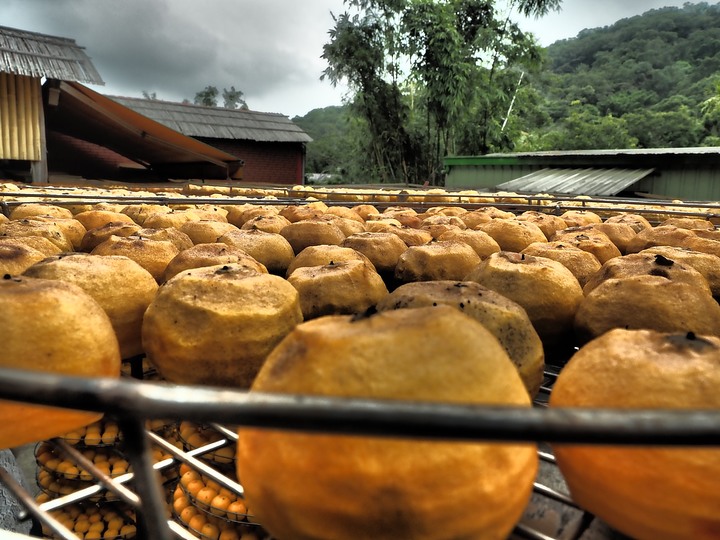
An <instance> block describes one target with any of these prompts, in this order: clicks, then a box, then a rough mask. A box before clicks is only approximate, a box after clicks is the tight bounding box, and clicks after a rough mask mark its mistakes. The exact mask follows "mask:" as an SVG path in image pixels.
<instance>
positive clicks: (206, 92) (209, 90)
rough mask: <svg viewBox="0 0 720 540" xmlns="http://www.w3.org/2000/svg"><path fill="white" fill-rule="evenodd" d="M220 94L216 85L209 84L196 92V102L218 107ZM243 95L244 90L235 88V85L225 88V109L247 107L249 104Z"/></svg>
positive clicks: (223, 96) (223, 93) (196, 103)
mask: <svg viewBox="0 0 720 540" xmlns="http://www.w3.org/2000/svg"><path fill="white" fill-rule="evenodd" d="M219 95H220V91H219V90H218V89H217V87H216V86H212V85H208V86H206V87H205V88H204V89H203V90H200V91H199V92H197V93H196V94H195V100H194V103H195V105H202V106H203V107H217V106H218V96H219ZM243 95H244V94H243V92H242V91H240V90H235V87H234V86H231V87H230V89H227V88H223V91H222V98H223V107H224V108H225V109H247V108H248V106H247V103H245V100H244V99H243Z"/></svg>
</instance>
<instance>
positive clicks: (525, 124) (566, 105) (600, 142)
mask: <svg viewBox="0 0 720 540" xmlns="http://www.w3.org/2000/svg"><path fill="white" fill-rule="evenodd" d="M541 52H542V62H541V64H540V65H539V66H528V67H527V69H525V70H523V71H522V73H523V78H522V82H521V84H520V86H519V87H518V90H517V94H516V96H515V102H514V107H513V110H512V114H511V116H510V118H508V122H507V129H506V131H505V133H504V135H505V136H504V137H503V138H501V139H499V140H498V142H497V143H496V144H495V145H493V146H491V147H490V148H488V149H487V151H491V152H497V151H500V152H514V151H534V150H571V149H601V148H633V147H637V148H663V147H688V146H720V137H719V136H718V131H719V129H720V4H709V3H705V2H703V3H698V4H689V3H688V4H685V6H684V7H682V8H676V7H671V8H663V9H656V10H652V11H648V12H646V13H644V14H643V15H641V16H637V17H631V18H628V19H623V20H621V21H618V22H617V23H615V24H614V25H611V26H608V27H605V28H597V29H589V30H585V31H583V32H581V33H580V34H579V35H578V36H577V37H575V38H573V39H568V40H563V41H559V42H556V43H554V44H552V45H550V46H549V47H547V48H545V49H544V50H542V51H541ZM515 69H516V70H517V69H518V68H517V67H516V68H515ZM516 73H517V71H516ZM506 94H507V95H506V103H507V105H508V106H509V103H510V102H511V100H512V97H513V96H512V94H513V92H506ZM410 97H412V96H410ZM410 97H408V96H407V94H406V95H405V98H406V99H409V98H410ZM293 120H294V121H295V122H296V123H298V124H299V125H300V126H301V127H303V128H304V129H305V130H306V131H307V132H308V133H309V134H310V135H311V136H312V137H313V138H314V139H315V141H314V142H313V143H311V144H310V145H309V146H308V171H310V172H336V171H339V170H341V169H342V170H344V171H345V172H346V173H348V174H347V180H348V181H352V180H355V179H356V178H354V176H356V175H355V174H354V173H353V171H362V170H363V169H362V166H361V165H359V164H358V163H359V162H362V160H364V159H365V160H366V159H367V157H366V156H363V155H359V153H358V149H360V148H362V145H361V144H359V140H361V139H362V137H363V134H362V121H361V120H360V119H358V118H357V116H356V113H354V112H353V109H352V107H350V106H346V107H331V108H327V109H319V110H315V111H312V112H311V113H309V114H308V115H306V116H305V117H302V118H294V119H293ZM494 121H495V122H497V119H495V120H494ZM360 180H363V179H360Z"/></svg>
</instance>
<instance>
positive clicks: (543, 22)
mask: <svg viewBox="0 0 720 540" xmlns="http://www.w3.org/2000/svg"><path fill="white" fill-rule="evenodd" d="M684 3H685V0H679V1H673V0H602V2H596V1H591V0H564V1H563V8H562V11H561V12H560V13H552V14H551V15H549V16H547V17H544V18H542V19H540V20H528V21H523V22H522V24H521V26H522V27H523V28H524V29H525V30H528V31H531V32H533V33H534V34H535V35H536V37H537V38H538V40H539V41H540V43H541V44H542V45H549V44H550V43H552V42H554V41H556V40H558V39H566V38H571V37H574V36H576V35H577V33H578V32H580V31H581V30H583V29H586V28H596V27H603V26H607V25H610V24H612V23H614V22H615V21H617V20H620V19H622V18H625V17H631V16H633V15H639V14H641V13H644V12H645V11H647V10H650V9H655V8H660V7H666V6H682V5H683V4H684ZM709 3H715V2H709ZM342 11H344V4H343V0H205V1H202V2H201V1H198V0H0V25H2V26H9V27H13V28H20V29H23V30H30V31H34V32H41V33H45V34H51V35H55V36H62V37H67V38H71V39H74V40H75V41H76V42H77V44H78V45H80V46H82V47H85V49H86V52H87V54H88V55H89V56H90V57H91V58H92V61H93V64H94V65H95V67H96V68H97V70H98V71H99V73H100V75H101V77H102V78H103V80H104V81H105V83H106V85H105V86H104V87H103V86H97V87H92V88H94V89H96V90H98V91H100V92H102V93H104V94H111V95H122V96H128V97H142V93H143V91H146V92H149V93H153V92H154V93H155V94H156V96H157V98H158V99H163V100H167V101H182V100H183V99H189V100H191V101H192V100H193V98H194V96H195V93H196V92H198V91H200V90H202V89H203V88H205V87H206V86H208V85H212V86H215V87H217V88H218V89H219V90H220V91H222V89H223V88H230V87H231V86H234V87H235V88H236V89H237V90H241V91H243V92H244V93H245V100H246V101H247V103H248V105H249V107H250V108H251V109H254V110H257V111H264V112H278V113H282V114H285V115H287V116H290V117H293V116H295V115H301V116H302V115H304V114H306V113H307V112H308V111H310V110H312V109H315V108H320V107H326V106H329V105H339V104H341V102H342V98H343V94H344V89H342V88H338V89H334V88H333V87H332V86H331V85H330V83H329V82H327V81H323V82H321V81H320V80H319V79H320V75H321V74H322V71H323V69H325V67H326V65H325V63H324V61H323V60H322V58H320V56H321V55H322V47H323V45H324V44H325V43H326V42H327V41H328V39H329V37H328V30H329V29H330V28H332V26H333V20H332V15H331V13H335V14H338V13H341V12H342Z"/></svg>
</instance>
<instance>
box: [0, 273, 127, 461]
mask: <svg viewBox="0 0 720 540" xmlns="http://www.w3.org/2000/svg"><path fill="white" fill-rule="evenodd" d="M0 305H2V309H0V343H2V354H0V365H2V367H6V368H13V369H27V370H32V371H39V372H45V373H59V374H64V375H73V376H79V377H118V376H119V375H120V362H121V360H120V347H119V345H118V340H117V337H116V336H115V331H114V330H113V327H112V324H111V323H110V319H109V318H108V316H107V314H106V313H105V311H104V310H103V309H102V308H101V307H100V305H99V304H98V303H97V302H96V301H95V300H93V298H92V297H91V296H90V295H89V294H87V293H85V292H84V291H83V290H82V289H80V288H79V287H77V286H76V285H73V284H71V283H66V282H63V281H57V280H45V279H36V278H27V277H11V276H4V277H3V278H2V279H0ZM101 417H102V414H99V413H91V412H80V411H71V410H68V409H59V408H51V407H41V406H34V405H27V404H21V403H16V402H11V401H0V448H9V447H14V446H20V445H23V444H27V443H31V442H35V441H39V440H43V439H49V438H51V437H56V436H59V435H62V434H63V433H67V432H68V431H72V430H74V429H77V428H80V427H83V426H86V425H88V424H91V423H93V422H95V421H97V420H99V419H100V418H101Z"/></svg>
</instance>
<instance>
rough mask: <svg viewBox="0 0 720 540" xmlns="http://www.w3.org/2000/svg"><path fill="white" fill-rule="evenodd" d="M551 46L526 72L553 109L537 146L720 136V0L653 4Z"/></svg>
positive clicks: (665, 142) (658, 143)
mask: <svg viewBox="0 0 720 540" xmlns="http://www.w3.org/2000/svg"><path fill="white" fill-rule="evenodd" d="M546 52H547V65H546V66H547V67H546V69H545V70H543V71H542V72H540V73H539V74H536V75H533V74H530V75H529V77H528V79H529V84H530V85H531V86H533V87H534V88H535V89H537V91H538V92H539V93H540V94H541V95H542V97H543V101H544V104H543V106H542V110H543V111H544V113H545V114H547V116H548V122H547V123H544V124H541V125H536V126H535V127H536V128H539V129H540V130H541V136H536V137H530V140H529V141H527V144H528V145H529V146H530V148H532V147H533V146H536V147H539V148H540V149H558V150H561V149H572V148H593V147H596V148H608V147H609V148H612V147H618V146H619V143H623V142H624V143H626V144H624V145H622V146H637V147H641V148H654V147H684V146H700V145H712V146H715V145H717V144H718V139H717V120H718V112H719V111H718V108H717V96H718V81H720V78H719V75H720V5H718V4H715V5H710V4H708V3H699V4H694V5H692V4H686V5H685V7H683V8H663V9H657V10H652V11H648V12H646V13H645V14H643V15H641V16H637V17H631V18H628V19H623V20H621V21H618V22H617V23H616V24H614V25H612V26H609V27H606V28H600V29H594V30H586V31H583V32H582V33H580V34H579V35H578V36H577V37H576V38H574V39H570V40H564V41H559V42H556V43H554V44H552V45H551V46H550V47H548V48H547V49H546ZM600 129H602V130H603V131H602V133H603V135H604V136H603V137H598V136H597V131H598V130H600ZM608 135H611V136H610V139H609V140H608V139H607V136H608Z"/></svg>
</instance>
